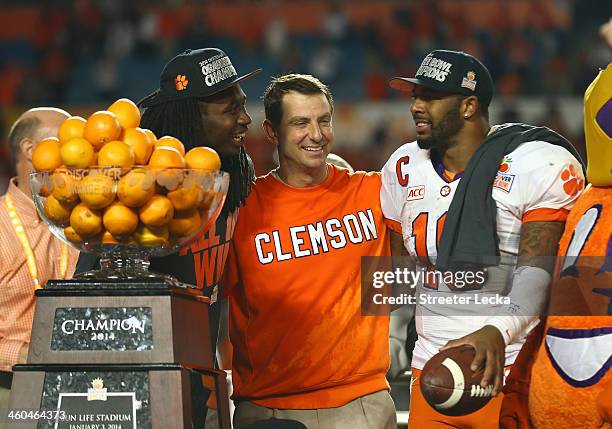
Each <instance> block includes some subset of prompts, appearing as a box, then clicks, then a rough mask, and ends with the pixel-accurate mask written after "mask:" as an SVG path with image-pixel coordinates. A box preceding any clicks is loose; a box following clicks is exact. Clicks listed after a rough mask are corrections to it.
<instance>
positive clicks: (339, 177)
mask: <svg viewBox="0 0 612 429" xmlns="http://www.w3.org/2000/svg"><path fill="white" fill-rule="evenodd" d="M328 168H329V174H328V176H327V178H326V179H325V181H324V182H323V183H321V184H320V185H317V186H315V187H310V188H292V187H290V186H287V185H285V184H284V183H282V182H281V181H279V180H277V179H276V178H274V177H273V176H272V175H271V174H268V175H267V176H264V177H261V178H259V179H257V181H256V182H255V185H254V187H253V190H252V192H251V194H250V196H249V197H248V199H247V201H246V205H245V206H244V207H243V208H241V209H240V215H239V217H238V223H237V225H236V230H235V232H234V238H233V242H232V246H231V248H230V255H229V258H228V266H227V269H226V272H225V278H224V283H223V284H224V287H225V288H226V289H225V293H226V294H227V295H228V296H229V300H230V323H229V330H230V339H231V342H232V345H233V348H234V353H233V362H232V380H233V384H234V395H233V396H232V398H233V399H234V400H237V401H241V400H248V401H252V402H254V403H256V404H259V405H262V406H265V407H269V408H285V409H314V408H331V407H338V406H341V405H344V404H346V403H348V402H350V401H352V400H353V399H355V398H358V397H360V396H363V395H366V394H369V393H374V392H377V391H380V390H385V389H388V388H389V385H388V384H387V381H386V379H385V373H386V372H387V368H388V367H389V345H388V337H389V335H388V327H389V319H388V317H386V316H362V315H361V302H360V301H361V283H360V274H361V257H362V256H388V255H389V254H390V249H389V235H388V231H387V229H386V226H385V223H384V220H383V215H382V210H381V208H380V199H379V193H380V188H381V179H380V174H379V173H364V172H356V173H352V174H351V173H349V172H348V170H345V169H342V168H337V167H335V166H331V165H328Z"/></svg>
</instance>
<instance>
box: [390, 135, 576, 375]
mask: <svg viewBox="0 0 612 429" xmlns="http://www.w3.org/2000/svg"><path fill="white" fill-rule="evenodd" d="M442 171H443V167H442V166H441V165H439V166H434V165H433V163H432V161H431V159H430V156H429V150H424V149H421V148H419V147H418V145H417V143H416V142H413V143H407V144H405V145H403V146H401V147H400V148H399V149H397V150H396V151H395V152H394V153H393V155H392V156H391V157H390V159H389V161H387V163H386V164H385V166H384V167H383V171H382V173H383V188H382V190H381V205H382V208H383V213H384V215H385V217H387V218H388V219H390V220H391V221H392V222H391V223H394V222H393V221H396V222H398V223H399V224H400V225H401V232H402V236H403V239H404V245H405V246H406V249H408V252H409V253H410V255H411V256H413V257H414V259H416V260H417V261H418V264H419V265H420V266H421V268H422V267H428V266H434V265H435V262H436V258H437V252H438V244H439V240H440V237H441V235H442V229H443V227H444V220H445V218H446V213H447V212H448V209H449V206H450V204H451V201H452V199H453V195H454V194H455V191H456V189H457V186H458V184H459V180H461V177H460V176H458V177H456V178H455V180H449V179H447V178H446V176H445V175H444V174H443V173H442ZM583 184H584V177H583V173H582V167H581V166H580V163H579V162H578V161H577V160H576V159H575V158H574V157H573V156H572V155H571V154H570V153H569V152H568V151H567V150H566V149H564V148H563V147H561V146H556V145H552V144H550V143H546V142H541V141H535V142H527V143H523V144H522V145H520V146H519V147H518V148H517V149H515V150H514V151H513V152H511V153H510V154H508V155H507V156H505V157H504V159H503V161H502V163H501V165H500V167H499V171H498V173H497V176H496V178H495V181H494V183H493V188H492V189H493V190H492V196H493V199H494V200H495V202H496V205H497V234H498V237H499V250H500V254H501V261H500V265H499V266H496V267H489V268H488V269H487V281H486V282H485V284H484V285H483V286H482V288H481V289H479V290H477V291H472V292H473V293H472V295H473V294H479V297H480V296H482V297H485V299H484V300H486V297H487V296H506V295H507V294H508V293H509V292H510V288H511V286H512V272H513V270H514V267H515V264H516V257H517V255H518V250H519V239H520V232H521V224H522V223H524V222H533V221H555V220H556V221H564V220H565V218H566V217H567V212H568V211H569V209H570V208H571V206H572V205H573V202H574V200H575V199H576V198H577V197H578V195H579V194H580V191H582V188H583ZM474 240H478V237H477V236H476V237H474ZM491 256H494V255H491ZM453 289H454V288H453V286H452V285H450V286H449V285H447V284H445V283H444V282H443V281H440V282H438V281H433V282H427V283H425V284H424V283H423V282H420V283H418V284H417V308H416V313H415V314H416V327H417V332H418V336H419V338H418V341H417V343H416V346H415V350H414V353H413V362H412V365H413V367H415V368H417V369H422V368H423V366H424V365H425V362H427V360H429V358H431V357H432V356H433V355H434V354H436V353H437V352H438V350H439V348H440V347H442V346H443V345H444V344H446V343H447V342H448V341H450V340H452V339H456V338H460V337H463V336H465V335H467V334H470V333H472V332H474V331H476V330H478V329H480V328H481V327H482V326H484V322H485V320H486V319H488V318H489V317H490V316H487V315H486V314H491V313H493V314H494V313H495V312H494V308H499V307H501V306H502V305H503V304H502V303H499V302H497V303H496V302H495V300H491V304H485V305H484V306H482V305H478V306H473V305H468V306H462V305H458V304H457V303H456V302H449V303H447V304H446V303H445V304H441V303H440V302H439V300H435V303H429V302H423V301H422V300H421V299H420V296H421V295H423V294H426V295H430V296H433V297H441V298H444V297H448V298H452V296H453V295H457V292H455V291H454V290H453ZM445 299H446V298H445ZM479 300H480V298H479ZM523 342H524V341H523V339H521V340H520V341H518V342H516V343H513V344H510V345H508V347H507V348H506V365H509V364H511V363H513V362H514V359H515V358H516V355H517V354H518V352H519V350H520V348H521V346H522V344H523Z"/></svg>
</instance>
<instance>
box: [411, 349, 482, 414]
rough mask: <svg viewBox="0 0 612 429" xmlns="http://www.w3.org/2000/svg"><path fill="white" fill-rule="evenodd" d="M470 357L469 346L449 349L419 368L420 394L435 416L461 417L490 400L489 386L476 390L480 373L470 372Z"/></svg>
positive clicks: (471, 353) (472, 355) (472, 351)
mask: <svg viewBox="0 0 612 429" xmlns="http://www.w3.org/2000/svg"><path fill="white" fill-rule="evenodd" d="M474 356H475V351H474V348H473V347H471V346H460V347H453V348H451V349H447V350H443V351H441V352H440V353H438V354H436V355H435V356H433V357H432V358H431V359H430V360H429V361H428V362H427V363H426V364H425V366H424V367H423V371H422V372H421V377H420V386H421V392H423V396H424V397H425V400H426V401H427V402H428V403H429V405H431V406H432V407H433V408H434V409H435V410H436V411H438V412H439V413H442V414H444V415H447V416H464V415H466V414H470V413H473V412H474V411H476V410H479V409H480V408H482V407H484V406H485V405H486V404H487V403H488V402H489V401H490V400H491V398H492V396H493V395H492V393H493V385H492V384H491V385H488V386H487V387H485V388H483V387H481V386H480V381H481V380H482V376H483V372H484V370H479V371H477V372H473V371H472V370H471V369H470V365H471V363H472V360H473V359H474Z"/></svg>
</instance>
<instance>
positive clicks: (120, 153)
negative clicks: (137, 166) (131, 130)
mask: <svg viewBox="0 0 612 429" xmlns="http://www.w3.org/2000/svg"><path fill="white" fill-rule="evenodd" d="M98 165H99V166H100V167H124V168H129V167H131V166H132V165H134V152H133V151H132V149H131V148H130V146H129V145H128V144H126V143H124V142H122V141H119V140H114V141H112V142H108V143H106V144H105V145H104V146H102V149H100V152H98Z"/></svg>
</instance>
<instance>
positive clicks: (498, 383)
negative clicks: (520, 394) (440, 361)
mask: <svg viewBox="0 0 612 429" xmlns="http://www.w3.org/2000/svg"><path fill="white" fill-rule="evenodd" d="M462 345H470V346H472V347H474V350H475V351H476V356H475V357H474V360H473V361H472V366H471V370H472V371H478V370H480V369H482V368H483V367H484V374H483V376H482V381H481V382H480V386H481V387H487V386H488V385H489V384H493V394H494V395H497V394H498V393H499V392H501V389H502V385H503V379H504V363H505V349H506V343H505V342H504V338H503V337H502V334H501V332H499V330H498V329H497V328H496V327H494V326H491V325H485V326H484V327H482V328H480V329H479V330H478V331H475V332H472V333H471V334H469V335H466V336H465V337H461V338H458V339H456V340H451V341H449V342H448V343H446V344H445V345H444V347H442V348H441V349H440V350H446V349H450V348H452V347H458V346H462Z"/></svg>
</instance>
